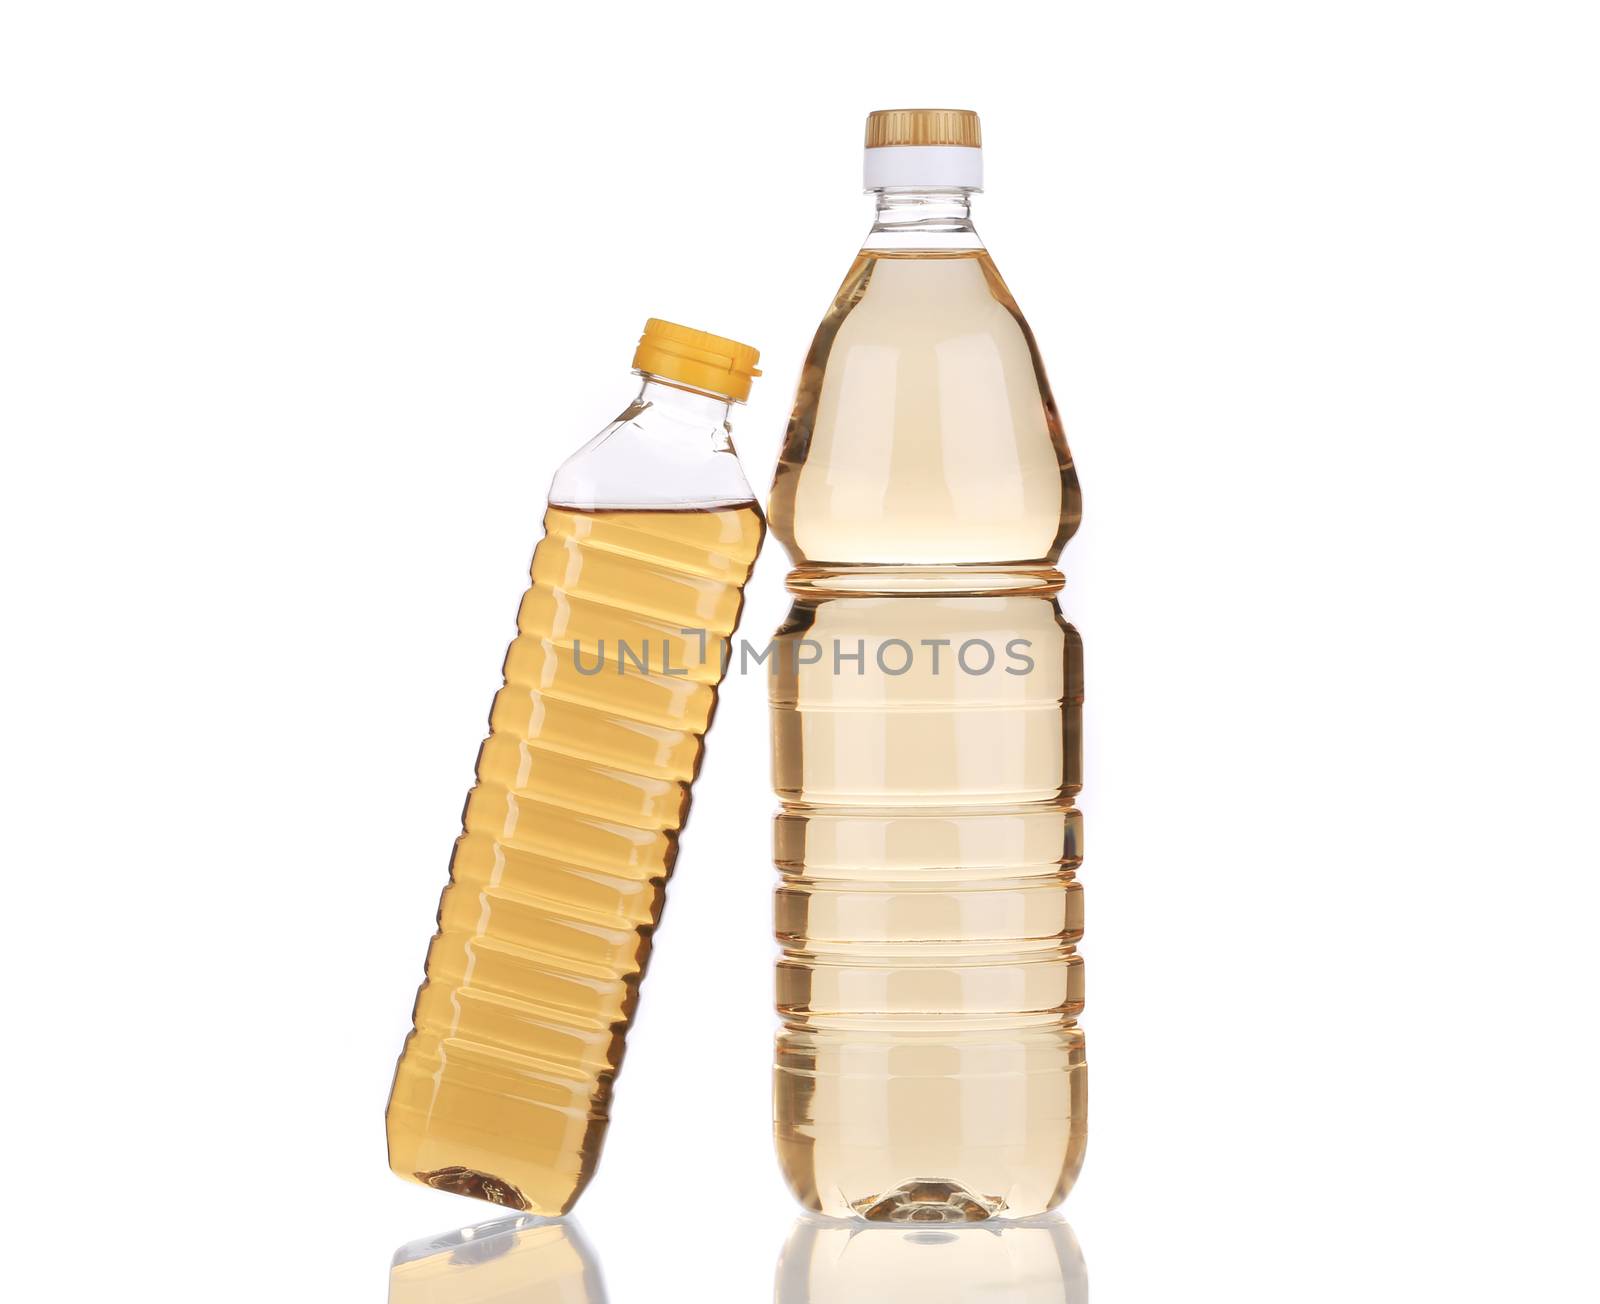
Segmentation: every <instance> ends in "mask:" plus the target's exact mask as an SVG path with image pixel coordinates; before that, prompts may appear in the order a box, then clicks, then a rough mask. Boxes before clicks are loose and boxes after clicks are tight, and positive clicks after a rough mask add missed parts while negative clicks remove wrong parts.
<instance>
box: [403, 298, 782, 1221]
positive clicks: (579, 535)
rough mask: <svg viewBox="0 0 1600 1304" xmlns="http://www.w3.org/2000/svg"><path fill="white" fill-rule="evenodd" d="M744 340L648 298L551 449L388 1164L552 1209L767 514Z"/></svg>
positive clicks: (615, 1046)
mask: <svg viewBox="0 0 1600 1304" xmlns="http://www.w3.org/2000/svg"><path fill="white" fill-rule="evenodd" d="M756 360H757V354H756V351H755V350H754V349H752V348H750V347H748V346H747V345H743V344H737V343H735V342H733V341H732V340H725V339H722V338H720V337H718V336H715V335H708V334H706V333H704V332H702V331H694V330H690V329H688V328H687V327H683V326H676V325H673V324H672V323H670V322H662V321H657V320H654V319H652V320H651V321H650V322H649V323H648V324H647V325H646V327H645V333H644V336H643V338H642V339H641V341H640V343H639V349H638V352H637V353H636V354H635V356H634V369H635V371H636V372H637V373H638V374H639V375H641V376H642V377H643V382H644V383H643V387H642V388H641V389H640V391H639V395H638V397H637V398H636V399H634V401H633V402H632V403H631V404H630V405H629V406H628V408H627V410H626V411H624V412H623V413H622V415H621V416H619V417H618V418H617V419H616V421H614V422H612V423H611V424H610V425H609V426H607V427H606V428H605V429H604V430H603V431H601V433H600V434H599V435H598V436H596V437H595V438H594V439H593V440H591V441H590V442H589V443H588V444H587V445H586V446H585V447H584V448H583V449H581V450H580V451H579V452H578V453H577V454H575V455H574V456H573V457H572V458H571V459H570V460H569V461H568V462H566V463H565V464H564V465H563V466H562V467H561V468H560V470H559V471H558V472H557V473H556V477H555V482H554V484H553V486H552V487H551V491H550V506H549V511H548V512H547V513H546V515H545V537H544V539H543V541H542V542H541V543H540V544H539V546H538V548H537V550H536V551H535V553H534V557H533V567H532V578H533V584H532V587H530V588H529V589H528V591H527V593H526V595H525V596H524V597H523V600H522V607H521V610H520V611H519V613H518V617H517V638H516V640H515V641H514V642H513V643H512V644H511V647H510V650H509V651H508V652H507V654H506V660H505V685H504V687H503V688H501V690H500V692H499V694H498V695H497V696H496V697H495V700H494V708H493V712H492V714H491V715H490V733H489V737H488V739H487V740H486V741H485V742H484V744H483V747H482V749H481V750H480V752H479V754H478V768H477V785H476V786H475V787H474V788H473V789H472V792H471V793H470V794H469V796H468V797H467V803H466V809H465V811H464V813H463V817H462V824H463V830H462V834H461V837H460V838H459V840H458V841H457V842H456V847H455V854H454V856H453V857H452V859H451V862H450V882H449V884H448V886H447V887H446V888H445V890H444V895H443V897H442V899H441V901H440V904H439V929H438V932H437V933H436V934H435V936H434V939H433V944H432V946H431V947H430V948H429V951H428V959H427V979H426V981H425V982H424V983H423V985H422V988H421V990H420V991H419V992H418V993H417V1002H416V1009H415V1012H414V1015H413V1018H414V1023H415V1027H414V1030H413V1031H412V1033H411V1034H410V1036H409V1037H408V1038H407V1041H406V1045H405V1049H404V1051H403V1052H402V1054H401V1057H400V1063H399V1067H398V1069H397V1070H396V1073H395V1080H394V1088H393V1091H392V1093H391V1095H390V1099H389V1109H388V1137H389V1163H390V1167H392V1168H393V1169H394V1171H395V1172H396V1173H398V1174H400V1175H401V1176H402V1177H406V1178H409V1179H412V1180H414V1181H418V1182H423V1183H426V1184H427V1185H429V1186H433V1187H438V1188H441V1189H444V1190H449V1191H455V1192H458V1193H460V1194H464V1195H472V1196H477V1197H479V1198H480V1199H485V1200H489V1201H491V1202H493V1203H495V1204H501V1205H506V1206H508V1207H510V1208H514V1209H523V1210H532V1211H534V1212H538V1213H544V1214H556V1213H561V1212H564V1211H566V1210H567V1209H568V1208H570V1207H571V1206H572V1204H573V1202H574V1201H575V1200H576V1199H577V1197H578V1194H579V1193H580V1192H581V1191H582V1190H583V1188H584V1186H585V1184H586V1183H587V1182H588V1181H589V1179H590V1177H591V1176H592V1175H593V1173H594V1170H595V1165H596V1163H597V1162H598V1160H599V1155H600V1147H601V1143H602V1141H603V1139H604V1136H605V1130H606V1124H607V1121H608V1117H609V1104H610V1099H611V1089H612V1082H613V1079H614V1078H615V1076H616V1073H617V1070H618V1067H619V1066H620V1064H621V1061H622V1051H623V1038H624V1036H625V1034H626V1032H627V1028H628V1024H629V1022H630V1020H631V1019H632V1017H633V1012H634V1007H635V1003H636V1001H637V998H638V991H639V983H640V980H641V978H642V977H643V975H644V970H645V964H646V961H647V959H648V958H649V954H650V940H651V934H652V932H653V931H654V929H655V926H656V924H657V922H658V921H659V919H660V917H661V907H662V902H663V893H664V889H665V886H666V881H667V878H668V876H669V875H670V874H671V873H672V868H673V862H674V860H675V858H676V855H677V848H678V834H679V831H680V830H681V829H682V827H683V823H684V819H685V817H686V816H687V815H688V811H689V796H690V785H691V784H692V783H693V781H694V777H695V774H696V772H697V771H698V769H699V765H700V757H701V738H702V736H703V735H704V733H705V731H706V730H707V728H709V726H710V724H711V717H712V712H713V710H714V709H715V707H716V700H717V686H718V684H719V683H720V682H721V679H722V675H723V670H724V668H725V665H726V656H725V652H726V647H727V643H728V640H729V638H730V636H731V635H732V633H733V630H734V628H735V626H736V625H737V624H738V620H739V612H740V608H741V605H742V601H743V590H744V584H745V581H746V580H747V579H748V578H749V575H750V569H751V566H752V565H753V564H754V562H755V558H756V553H757V551H758V550H759V548H760V546H761V539H762V534H763V530H764V525H763V522H762V519H761V513H760V509H759V508H758V507H757V506H756V503H755V502H754V500H753V497H752V495H751V492H750V488H749V486H748V484H747V483H746V481H745V478H744V473H743V472H742V470H741V469H740V467H739V462H738V458H737V457H736V456H735V454H734V451H733V446H732V443H731V442H730V440H729V434H728V413H729V407H730V404H731V403H732V402H735V401H741V400H743V399H744V398H745V397H746V396H747V395H748V394H749V390H750V378H751V377H752V376H754V375H756V374H758V373H757V372H756V370H755V363H756Z"/></svg>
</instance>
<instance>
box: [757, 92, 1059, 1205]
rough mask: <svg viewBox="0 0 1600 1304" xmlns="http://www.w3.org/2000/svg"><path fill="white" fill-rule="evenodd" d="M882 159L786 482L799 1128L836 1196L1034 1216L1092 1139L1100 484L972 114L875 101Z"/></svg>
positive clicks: (784, 841) (780, 743)
mask: <svg viewBox="0 0 1600 1304" xmlns="http://www.w3.org/2000/svg"><path fill="white" fill-rule="evenodd" d="M866 184H867V189H868V190H870V191H872V192H874V194H875V195H876V200H877V218H876V221H875V223H874V225H873V228H872V231H871V233H870V235H869V236H868V238H867V241H866V244H865V247H864V248H863V249H862V251H861V253H860V255H859V256H858V257H857V259H856V261H855V264H854V266H852V267H851V269H850V271H849V274H848V275H847V276H846V277H845V280H844V284H843V286H842V287H841V288H840V290H839V293H838V295H837V297H836V298H835V300H834V303H833V306H832V308H830V309H829V311H828V313H827V315H826V317H825V318H824V319H823V322H822V325H821V327H820V328H819V329H818V331H817V334H816V339H815V341H814V342H813V344H812V346H811V353H810V356H809V357H808V359H807V362H806V366H805V371H804V374H803V377H802V380H801V383H800V388H799V394H798V396H797V398H796V400H795V407H794V413H793V416H792V418H791V420H790V423H789V429H788V433H787V438H786V440H785V444H784V448H783V453H782V456H781V458H780V461H779V465H778V471H777V477H776V480H775V483H774V486H773V491H772V501H771V510H770V519H771V524H772V529H773V532H774V533H775V534H776V535H777V537H778V538H779V539H780V540H781V541H782V542H783V545H784V547H785V548H786V549H787V550H788V552H789V555H790V557H791V559H792V560H793V562H794V569H793V570H792V571H791V573H790V576H789V588H790V590H791V592H792V593H793V595H794V605H793V608H792V610H791V612H790V615H789V618H788V620H787V622H786V623H785V624H784V626H783V628H782V629H781V630H780V631H779V637H778V643H779V646H778V648H777V649H776V650H775V652H774V654H773V665H774V668H775V669H774V674H773V678H772V694H771V697H772V721H773V748H774V768H775V774H776V786H777V790H778V796H779V797H780V799H781V801H782V810H781V813H780V814H779V815H778V819H777V828H776V837H775V843H776V859H777V862H778V867H779V870H780V872H781V874H782V881H781V883H780V886H779V889H778V893H777V904H776V919H777V933H778V938H779V941H780V943H781V945H782V948H783V951H782V956H781V958H780V960H779V965H778V1006H779V1014H780V1017H781V1019H782V1026H781V1030H780V1033H779V1036H778V1043H777V1056H776V1065H775V1072H774V1098H775V1099H774V1104H775V1134H776V1141H777V1147H778V1151H779V1156H780V1159H781V1162H782V1165H783V1169H784V1172H785V1175H786V1177H787V1178H788V1181H789V1184H790V1186H791V1188H792V1189H793V1190H794V1192H795V1194H796V1195H797V1196H798V1197H799V1199H800V1200H801V1202H802V1203H804V1204H805V1205H806V1206H807V1207H809V1208H812V1209H817V1210H821V1211H823V1212H826V1213H828V1214H831V1215H835V1216H840V1217H844V1216H851V1215H859V1216H863V1217H866V1218H869V1219H886V1220H910V1221H963V1220H975V1219H981V1218H986V1217H989V1216H991V1215H994V1214H1001V1213H1003V1214H1005V1215H1007V1216H1011V1217H1021V1216H1027V1215H1030V1214H1038V1213H1040V1212H1042V1211H1044V1210H1046V1209H1049V1208H1052V1207H1053V1206H1054V1205H1056V1204H1057V1203H1059V1201H1060V1200H1061V1199H1062V1198H1063V1197H1064V1196H1065V1194H1066V1192H1067V1190H1068V1189H1069V1187H1070V1186H1071V1184H1072V1182H1073V1180H1074V1178H1075V1177H1076V1175H1077V1172H1078V1169H1079V1167H1080V1165H1081V1163H1082V1158H1083V1149H1084V1140H1085V1102H1086V1089H1087V1086H1086V1069H1085V1064H1084V1046H1083V1035H1082V1033H1081V1031H1080V1030H1079V1028H1078V1025H1077V1021H1076V1020H1077V1015H1078V1012H1079V1010H1080V1009H1081V1008H1082V1004H1083V984H1082V968H1081V961H1080V959H1079V957H1078V955H1077V952H1076V943H1077V941H1078V938H1079V936H1080V934H1081V931H1082V906H1081V900H1082V898H1081V894H1080V891H1079V888H1078V884H1077V879H1076V870H1077V867H1078V864H1079V860H1080V856H1081V824H1080V816H1079V813H1078V811H1077V810H1076V809H1075V807H1074V804H1073V802H1074V797H1075V795H1076V793H1077V792H1078V788H1079V784H1080V733H1081V719H1082V712H1081V707H1082V696H1083V671H1082V645H1081V643H1080V641H1079V638H1078V635H1077V633H1076V631H1074V630H1073V629H1072V627H1071V626H1070V625H1068V624H1067V623H1066V622H1065V621H1064V620H1063V619H1062V617H1061V614H1060V612H1059V610H1058V608H1057V605H1056V601H1055V594H1056V592H1057V591H1058V590H1059V589H1060V587H1061V584H1062V578H1061V575H1060V574H1059V572H1058V571H1057V570H1056V569H1055V562H1056V559H1057V558H1058V556H1059V555H1060V552H1061V548H1062V545H1063V544H1064V543H1065V542H1066V540H1067V539H1068V537H1069V536H1070V535H1071V534H1072V532H1073V531H1074V529H1076V527H1077V524H1078V516H1079V494H1078V483H1077V477H1076V475H1075V473H1074V471H1073V466H1072V459H1071V455H1070V454H1069V453H1068V451H1067V446H1066V442H1065V440H1064V438H1063V436H1062V433H1061V427H1060V423H1059V420H1058V418H1057V415H1056V409H1055V404H1054V401H1053V400H1052V398H1051V395H1050V388H1049V385H1048V383H1047V382H1046V380H1045V375H1044V369H1043V366H1042V365H1041V363H1040V360H1039V355H1038V351H1037V349H1036V348H1035V345H1034V340H1033V336H1032V334H1031V332H1030V331H1029V329H1028V326H1027V323H1026V322H1025V321H1024V320H1023V318H1022V315H1021V313H1020V312H1019V311H1018V308H1017V305H1016V301H1015V300H1014V299H1013V298H1012V297H1011V293H1010V291H1009V290H1007V288H1006V286H1005V283H1004V282H1003V281H1002V280H1001V279H1000V274H999V273H998V272H997V271H996V270H995V267H994V264H993V263H992V262H991V261H990V259H989V256H988V254H987V253H986V252H985V251H984V247H983V244H982V242H981V241H980V240H979V239H978V236H977V233H976V231H975V230H974V228H973V225H972V220H971V215H970V203H971V199H972V196H973V194H974V192H975V191H977V190H978V189H979V188H980V187H981V184H982V153H981V147H980V141H979V135H978V121H977V117H976V115H975V114H972V113H969V112H965V111H960V110H925V109H919V110H894V111H889V112H880V113H874V114H872V115H871V117H870V118H869V119H868V123H867V150H866Z"/></svg>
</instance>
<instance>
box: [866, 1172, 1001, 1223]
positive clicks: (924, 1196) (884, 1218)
mask: <svg viewBox="0 0 1600 1304" xmlns="http://www.w3.org/2000/svg"><path fill="white" fill-rule="evenodd" d="M1005 1207H1006V1202H1005V1201H1004V1200H1003V1199H1001V1198H1000V1197H999V1196H997V1195H991V1196H979V1195H974V1194H973V1193H972V1192H971V1191H969V1190H967V1188H966V1187H964V1186H962V1185H961V1184H960V1183H959V1182H946V1181H941V1180H939V1179H937V1178H919V1179H918V1180H916V1181H913V1182H903V1183H901V1184H900V1185H899V1186H897V1187H895V1189H894V1190H892V1191H886V1192H885V1193H884V1194H883V1195H880V1196H877V1197H876V1198H873V1199H867V1200H858V1201H856V1203H855V1206H854V1208H855V1212H856V1214H857V1216H858V1217H861V1218H865V1219H866V1220H867V1221H868V1222H891V1223H965V1222H982V1221H983V1220H984V1219H985V1218H993V1217H995V1216H996V1215H997V1214H1000V1213H1003V1212H1004V1211H1005Z"/></svg>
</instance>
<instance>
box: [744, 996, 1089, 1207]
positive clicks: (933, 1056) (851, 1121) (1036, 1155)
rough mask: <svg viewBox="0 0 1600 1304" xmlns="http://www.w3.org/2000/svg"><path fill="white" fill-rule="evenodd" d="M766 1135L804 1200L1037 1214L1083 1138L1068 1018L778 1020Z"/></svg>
mask: <svg viewBox="0 0 1600 1304" xmlns="http://www.w3.org/2000/svg"><path fill="white" fill-rule="evenodd" d="M775 1069H776V1072H775V1080H774V1085H775V1103H776V1122H775V1127H774V1139H775V1142H776V1145H777V1150H778V1157H779V1161H780V1164H781V1166H782V1168H783V1172H784V1176H785V1178H786V1179H787V1181H788V1183H789V1187H790V1190H791V1191H793V1192H794V1195H795V1197H796V1198H797V1199H798V1200H799V1201H800V1203H801V1204H802V1205H804V1206H805V1207H806V1208H808V1209H813V1210H815V1211H817V1212H819V1213H824V1214H827V1215H829V1216H830V1217H835V1218H865V1219H867V1220H869V1221H872V1222H891V1223H967V1222H981V1221H983V1220H985V1219H988V1218H994V1217H1005V1218H1027V1217H1032V1216H1034V1215H1036V1214H1042V1213H1046V1212H1048V1211H1049V1210H1051V1209H1053V1208H1055V1207H1056V1205H1058V1204H1060V1203H1061V1201H1062V1200H1064V1199H1065V1198H1066V1196H1067V1192H1068V1191H1070V1190H1071V1189H1072V1185H1073V1183H1074V1182H1075V1181H1076V1180H1077V1176H1078V1172H1079V1170H1080V1169H1081V1168H1082V1166H1083V1156H1084V1151H1085V1148H1086V1146H1087V1143H1088V1116H1087V1115H1088V1108H1087V1106H1088V1068H1087V1065H1086V1062H1085V1056H1084V1045H1083V1033H1082V1032H1081V1031H1080V1030H1079V1029H1078V1027H1077V1026H1076V1025H1075V1024H1071V1023H1068V1024H1066V1025H1064V1026H1063V1025H1055V1026H1034V1027H1029V1028H1016V1027H1011V1028H1004V1029H1000V1028H994V1029H988V1030H981V1031H970V1032H967V1033H958V1032H954V1031H949V1032H943V1033H929V1032H923V1033H921V1034H920V1035H905V1034H901V1035H897V1036H880V1037H874V1036H872V1035H870V1034H867V1033H864V1032H861V1031H857V1032H854V1033H839V1032H832V1031H829V1032H819V1031H818V1030H815V1029H812V1030H805V1031H801V1030H797V1029H793V1028H790V1029H786V1030H785V1031H784V1032H783V1033H782V1034H780V1036H779V1039H778V1053H777V1061H776V1065H775Z"/></svg>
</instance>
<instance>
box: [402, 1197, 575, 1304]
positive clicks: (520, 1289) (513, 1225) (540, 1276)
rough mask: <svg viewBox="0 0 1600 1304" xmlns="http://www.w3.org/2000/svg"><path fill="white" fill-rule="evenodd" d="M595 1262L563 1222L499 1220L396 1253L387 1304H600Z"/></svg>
mask: <svg viewBox="0 0 1600 1304" xmlns="http://www.w3.org/2000/svg"><path fill="white" fill-rule="evenodd" d="M605 1300H606V1293H605V1287H604V1286H602V1285H601V1283H600V1269H599V1267H598V1265H597V1264H596V1263H595V1259H594V1255H593V1254H592V1253H591V1252H590V1250H589V1247H588V1246H587V1245H585V1244H584V1242H583V1238H582V1237H581V1236H580V1235H579V1234H578V1229H577V1228H576V1227H575V1226H573V1225H572V1224H571V1223H570V1222H567V1221H566V1220H565V1219H553V1220H552V1219H549V1218H531V1217H528V1216H526V1215H524V1216H521V1217H516V1218H499V1219H496V1220H495V1221H494V1222H486V1223H480V1224H478V1225H477V1226H476V1227H463V1228H461V1229H460V1230H459V1231H453V1232H446V1233H445V1234H444V1235H442V1236H434V1237H429V1238H427V1239H424V1240H420V1241H412V1242H411V1244H409V1245H402V1246H401V1247H400V1248H399V1249H398V1250H396V1251H395V1254H394V1266H393V1267H392V1268H391V1269H390V1270H389V1304H605Z"/></svg>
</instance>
